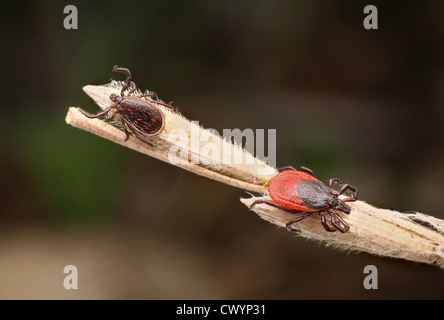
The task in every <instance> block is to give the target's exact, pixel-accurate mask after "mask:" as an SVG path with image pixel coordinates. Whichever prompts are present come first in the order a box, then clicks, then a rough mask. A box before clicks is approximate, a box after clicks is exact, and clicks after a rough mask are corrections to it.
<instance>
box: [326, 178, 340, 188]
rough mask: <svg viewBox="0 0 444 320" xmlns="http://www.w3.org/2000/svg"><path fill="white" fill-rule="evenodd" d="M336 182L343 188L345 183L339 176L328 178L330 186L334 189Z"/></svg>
mask: <svg viewBox="0 0 444 320" xmlns="http://www.w3.org/2000/svg"><path fill="white" fill-rule="evenodd" d="M335 183H337V184H338V185H339V187H340V188H341V187H342V185H343V184H344V183H343V182H342V181H341V179H339V178H331V179H330V180H328V185H329V186H330V188H332V189H333V187H334V185H335Z"/></svg>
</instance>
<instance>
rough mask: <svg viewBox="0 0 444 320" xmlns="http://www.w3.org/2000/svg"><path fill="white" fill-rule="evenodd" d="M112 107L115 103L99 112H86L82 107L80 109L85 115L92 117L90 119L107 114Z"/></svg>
mask: <svg viewBox="0 0 444 320" xmlns="http://www.w3.org/2000/svg"><path fill="white" fill-rule="evenodd" d="M112 107H114V105H111V106H109V107H108V108H106V109H105V110H103V111H101V112H99V113H98V114H91V113H89V112H86V111H85V110H83V109H80V108H79V111H80V112H81V113H82V114H83V115H84V116H85V117H88V118H90V119H95V118H100V117H101V116H103V115H105V114H107V113H108V112H109V111H110V110H111V108H112Z"/></svg>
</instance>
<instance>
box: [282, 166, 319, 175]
mask: <svg viewBox="0 0 444 320" xmlns="http://www.w3.org/2000/svg"><path fill="white" fill-rule="evenodd" d="M288 170H294V171H302V172H305V173H308V174H309V175H311V176H313V177H314V172H313V170H311V169H308V168H306V167H300V168H299V170H297V169H295V168H294V167H292V166H285V167H282V168H279V169H278V172H282V171H288Z"/></svg>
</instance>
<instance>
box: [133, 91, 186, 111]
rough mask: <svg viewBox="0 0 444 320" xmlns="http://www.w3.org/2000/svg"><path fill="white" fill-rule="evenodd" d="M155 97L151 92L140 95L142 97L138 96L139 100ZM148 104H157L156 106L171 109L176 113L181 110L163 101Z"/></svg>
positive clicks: (152, 100)
mask: <svg viewBox="0 0 444 320" xmlns="http://www.w3.org/2000/svg"><path fill="white" fill-rule="evenodd" d="M154 96H156V94H155V93H154V92H149V93H144V94H140V95H138V96H137V98H146V97H148V98H153V97H154ZM148 102H151V103H155V104H160V105H161V106H164V107H167V108H170V109H171V110H174V111H178V110H179V109H178V108H177V107H175V106H172V105H169V104H168V103H165V102H163V101H157V100H154V99H151V100H149V101H148Z"/></svg>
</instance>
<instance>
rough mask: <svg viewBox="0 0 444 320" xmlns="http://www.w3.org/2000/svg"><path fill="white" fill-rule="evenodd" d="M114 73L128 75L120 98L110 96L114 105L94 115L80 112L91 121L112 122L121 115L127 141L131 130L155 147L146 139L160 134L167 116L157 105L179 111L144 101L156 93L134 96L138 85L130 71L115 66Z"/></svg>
mask: <svg viewBox="0 0 444 320" xmlns="http://www.w3.org/2000/svg"><path fill="white" fill-rule="evenodd" d="M113 71H115V72H121V73H124V74H126V79H125V82H124V84H123V86H122V90H121V92H120V96H119V95H117V94H115V93H112V94H111V95H110V96H109V99H110V100H111V101H112V102H114V104H112V105H110V106H109V107H108V108H106V109H105V110H103V111H102V112H99V113H97V114H94V115H93V114H90V113H88V112H86V111H85V110H82V109H80V112H81V113H83V114H84V115H85V116H86V117H88V118H90V119H93V118H100V117H102V116H105V120H106V121H111V120H113V119H114V117H115V116H116V115H119V116H120V119H119V120H120V122H121V123H122V127H123V130H124V132H125V134H126V137H125V141H127V140H128V139H129V137H130V134H129V132H128V130H130V131H131V132H132V133H133V134H134V135H135V136H136V137H137V138H138V139H140V140H141V141H143V142H145V143H147V144H149V145H150V146H153V145H152V144H151V143H150V142H149V141H147V140H146V139H145V137H148V138H149V137H153V136H155V135H157V134H159V133H160V132H161V131H162V130H163V128H164V126H165V116H164V114H163V112H162V110H160V108H159V107H158V106H157V105H162V106H165V107H167V108H170V109H172V110H174V111H176V110H177V109H176V108H175V107H173V106H171V105H169V104H166V103H164V102H162V101H157V100H147V99H144V98H146V97H149V98H152V97H154V96H155V93H154V92H148V93H144V94H140V95H137V96H132V94H133V92H134V91H136V84H135V83H134V82H133V81H131V73H130V71H129V70H128V69H126V68H119V67H118V66H114V68H113ZM128 88H129V91H128V93H127V95H126V96H125V90H127V89H128ZM156 104H157V105H156Z"/></svg>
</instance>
